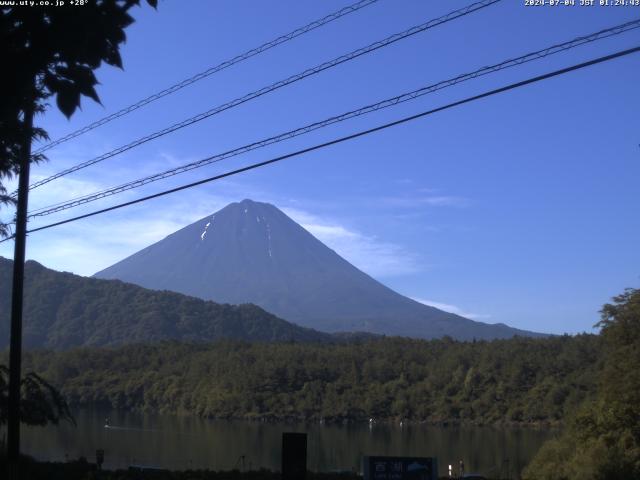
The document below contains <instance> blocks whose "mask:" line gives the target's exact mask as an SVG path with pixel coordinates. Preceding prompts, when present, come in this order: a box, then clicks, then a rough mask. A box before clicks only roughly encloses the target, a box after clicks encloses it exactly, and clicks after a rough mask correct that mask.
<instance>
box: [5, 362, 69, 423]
mask: <svg viewBox="0 0 640 480" xmlns="http://www.w3.org/2000/svg"><path fill="white" fill-rule="evenodd" d="M20 393H21V398H20V421H21V422H22V423H26V424H27V425H47V424H48V423H52V424H54V425H57V424H58V423H59V422H60V421H61V420H66V421H68V422H71V423H73V424H75V420H74V419H73V416H72V415H71V411H70V410H69V406H68V405H67V402H66V401H65V399H64V397H63V396H62V395H61V394H60V392H58V391H57V390H56V389H55V388H54V387H53V386H52V385H50V384H49V383H48V382H47V381H46V380H44V379H43V378H42V377H40V376H39V375H37V374H35V373H33V372H30V373H28V374H26V375H25V376H24V377H23V378H22V381H21V388H20ZM8 405H9V369H8V368H7V367H6V366H5V365H0V425H5V424H6V423H7V420H8Z"/></svg>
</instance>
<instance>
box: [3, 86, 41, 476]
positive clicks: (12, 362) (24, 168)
mask: <svg viewBox="0 0 640 480" xmlns="http://www.w3.org/2000/svg"><path fill="white" fill-rule="evenodd" d="M33 88H34V85H33V83H32V84H31V85H30V87H29V90H28V92H27V95H26V99H25V108H24V118H23V125H24V138H23V140H22V142H23V143H22V148H21V149H20V172H19V178H18V207H17V209H16V233H15V246H14V253H13V287H12V291H11V340H10V347H9V348H10V350H9V405H8V419H7V457H8V458H7V460H8V464H9V476H10V479H11V480H17V479H19V461H20V383H21V374H20V370H21V365H22V300H23V290H24V258H25V250H26V246H27V206H28V200H29V167H30V163H31V137H32V133H33V115H34V109H35V105H34V101H33V100H32V98H33Z"/></svg>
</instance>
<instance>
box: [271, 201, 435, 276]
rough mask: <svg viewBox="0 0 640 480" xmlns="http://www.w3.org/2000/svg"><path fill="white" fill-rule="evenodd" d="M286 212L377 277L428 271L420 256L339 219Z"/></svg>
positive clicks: (325, 242)
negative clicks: (424, 269)
mask: <svg viewBox="0 0 640 480" xmlns="http://www.w3.org/2000/svg"><path fill="white" fill-rule="evenodd" d="M282 210H283V211H284V212H285V213H286V214H287V215H288V216H290V217H291V218H292V219H293V220H295V221H296V222H298V223H299V224H300V225H302V227H303V228H305V229H306V230H307V231H309V232H310V233H311V234H312V235H313V236H315V237H316V238H317V239H318V240H320V241H321V242H323V243H324V244H326V245H327V246H329V247H330V248H332V249H333V250H334V251H335V252H336V253H337V254H338V255H340V256H341V257H343V258H345V259H346V260H347V261H349V262H350V263H352V264H353V265H355V266H356V267H358V268H359V269H360V270H362V271H364V272H366V273H368V274H369V275H371V276H373V277H376V278H377V277H390V276H397V275H407V274H411V273H416V272H419V271H421V270H422V269H423V268H424V264H423V263H422V262H421V261H420V259H419V258H417V256H416V255H414V254H412V253H410V252H408V251H406V250H405V249H404V248H402V247H401V246H399V245H396V244H393V243H390V242H384V241H381V240H379V239H378V238H377V237H374V236H368V235H365V234H362V233H360V232H358V231H356V230H353V229H350V228H348V227H346V226H344V225H341V224H340V223H338V222H337V221H336V220H332V219H326V218H319V217H317V216H315V215H312V214H310V213H308V212H304V211H302V210H298V209H292V208H283V209H282Z"/></svg>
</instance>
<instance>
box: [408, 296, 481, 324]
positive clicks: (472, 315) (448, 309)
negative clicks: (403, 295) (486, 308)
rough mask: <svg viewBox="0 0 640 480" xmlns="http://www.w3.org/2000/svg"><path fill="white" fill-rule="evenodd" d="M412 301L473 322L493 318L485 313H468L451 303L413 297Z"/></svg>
mask: <svg viewBox="0 0 640 480" xmlns="http://www.w3.org/2000/svg"><path fill="white" fill-rule="evenodd" d="M411 299H412V300H415V301H416V302H420V303H422V304H424V305H428V306H430V307H434V308H437V309H439V310H444V311H445V312H449V313H455V314H456V315H460V316H461V317H465V318H470V319H471V320H486V319H488V318H491V315H488V314H485V313H472V312H467V311H465V310H463V309H462V308H460V307H457V306H455V305H451V304H449V303H442V302H434V301H433V300H425V299H423V298H416V297H411Z"/></svg>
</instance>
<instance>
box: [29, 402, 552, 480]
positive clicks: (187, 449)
mask: <svg viewBox="0 0 640 480" xmlns="http://www.w3.org/2000/svg"><path fill="white" fill-rule="evenodd" d="M75 416H76V420H77V422H78V425H77V427H73V426H71V425H68V424H63V425H60V426H57V427H56V426H47V427H27V428H23V430H22V451H23V452H24V453H26V454H29V455H32V456H34V457H36V458H38V459H41V460H52V461H63V460H65V458H69V459H74V458H78V457H80V456H85V457H87V459H88V460H89V461H95V451H96V449H104V450H105V463H104V468H108V469H115V468H125V467H127V466H129V465H131V464H138V465H140V464H142V465H149V466H157V467H162V468H168V469H176V470H184V469H189V468H208V469H214V470H229V469H232V468H238V469H243V468H244V469H249V468H251V469H258V468H267V469H271V470H279V469H280V454H281V451H280V450H281V435H282V432H307V434H308V440H307V442H308V462H307V464H308V468H309V470H313V471H335V470H356V471H359V470H360V461H361V457H362V455H413V456H426V457H430V456H435V457H437V458H438V462H439V466H440V474H441V475H445V474H446V471H447V465H448V464H453V465H454V467H455V466H457V465H458V462H459V461H460V460H463V461H464V464H465V471H467V472H478V473H483V474H485V475H492V476H495V477H498V476H504V477H505V478H506V476H507V469H508V470H509V472H510V473H511V476H512V477H513V476H515V475H517V474H518V473H519V472H520V471H521V470H522V468H524V466H525V465H526V464H527V463H528V462H529V461H530V460H531V459H532V457H533V456H534V455H535V453H536V452H537V450H538V449H539V448H540V446H541V445H542V444H543V443H544V442H545V441H546V440H547V439H548V438H550V437H551V436H552V435H553V430H547V429H529V428H494V427H442V426H424V425H409V426H403V427H401V426H399V425H397V426H396V425H386V424H374V425H373V426H371V427H370V426H369V425H367V424H364V425H363V424H357V425H320V424H311V423H307V424H298V423H259V422H249V421H225V420H206V419H201V418H194V417H188V416H174V415H158V414H146V413H145V414H143V413H130V412H118V411H109V412H107V413H105V412H104V411H93V410H80V411H76V412H75ZM107 418H108V421H109V427H108V428H105V419H107ZM243 456H244V458H243Z"/></svg>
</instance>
